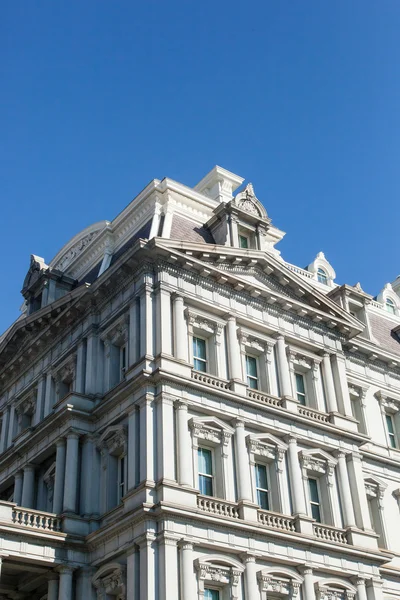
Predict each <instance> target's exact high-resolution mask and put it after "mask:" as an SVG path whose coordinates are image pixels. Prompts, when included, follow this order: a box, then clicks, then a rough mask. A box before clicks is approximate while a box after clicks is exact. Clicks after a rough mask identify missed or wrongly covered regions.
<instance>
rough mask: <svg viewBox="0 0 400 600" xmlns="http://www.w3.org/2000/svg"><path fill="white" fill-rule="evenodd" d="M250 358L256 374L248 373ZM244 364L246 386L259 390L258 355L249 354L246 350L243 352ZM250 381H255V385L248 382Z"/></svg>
mask: <svg viewBox="0 0 400 600" xmlns="http://www.w3.org/2000/svg"><path fill="white" fill-rule="evenodd" d="M250 360H252V361H254V363H253V364H254V365H255V372H256V375H250V373H249V368H248V366H249V361H250ZM245 364H246V382H247V387H248V388H250V389H251V390H259V389H260V377H259V366H258V357H257V356H254V354H249V353H247V352H246V354H245ZM250 382H255V387H254V386H253V385H251V384H250Z"/></svg>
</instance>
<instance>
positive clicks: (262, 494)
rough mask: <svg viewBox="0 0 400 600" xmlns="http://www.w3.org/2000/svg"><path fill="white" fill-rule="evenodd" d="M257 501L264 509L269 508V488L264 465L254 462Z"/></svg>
mask: <svg viewBox="0 0 400 600" xmlns="http://www.w3.org/2000/svg"><path fill="white" fill-rule="evenodd" d="M255 469H256V491H257V503H258V504H259V505H260V507H261V508H263V509H264V510H269V488H268V474H267V467H266V465H260V464H256V466H255Z"/></svg>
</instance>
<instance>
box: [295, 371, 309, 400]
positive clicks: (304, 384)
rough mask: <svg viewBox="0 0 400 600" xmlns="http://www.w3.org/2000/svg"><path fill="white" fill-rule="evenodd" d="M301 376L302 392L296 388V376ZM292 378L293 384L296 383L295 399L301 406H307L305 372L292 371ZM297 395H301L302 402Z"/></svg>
mask: <svg viewBox="0 0 400 600" xmlns="http://www.w3.org/2000/svg"><path fill="white" fill-rule="evenodd" d="M298 377H301V379H302V382H303V389H304V392H300V391H299V389H298V385H297V381H298V380H297V378H298ZM294 379H295V384H296V398H297V401H298V402H299V404H301V406H308V393H307V381H306V374H305V373H301V372H300V371H296V370H295V372H294ZM299 396H301V397H302V399H303V402H302V401H301V400H300V399H299Z"/></svg>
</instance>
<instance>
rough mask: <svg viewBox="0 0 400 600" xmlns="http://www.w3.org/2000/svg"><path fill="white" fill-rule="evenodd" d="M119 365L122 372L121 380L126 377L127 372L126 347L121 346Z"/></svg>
mask: <svg viewBox="0 0 400 600" xmlns="http://www.w3.org/2000/svg"><path fill="white" fill-rule="evenodd" d="M119 365H120V370H121V380H122V379H124V377H125V371H126V346H121V347H120V349H119Z"/></svg>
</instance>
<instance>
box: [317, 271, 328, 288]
mask: <svg viewBox="0 0 400 600" xmlns="http://www.w3.org/2000/svg"><path fill="white" fill-rule="evenodd" d="M317 281H318V282H319V283H322V284H323V285H329V276H328V273H327V272H326V271H325V269H323V268H322V267H318V268H317Z"/></svg>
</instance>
